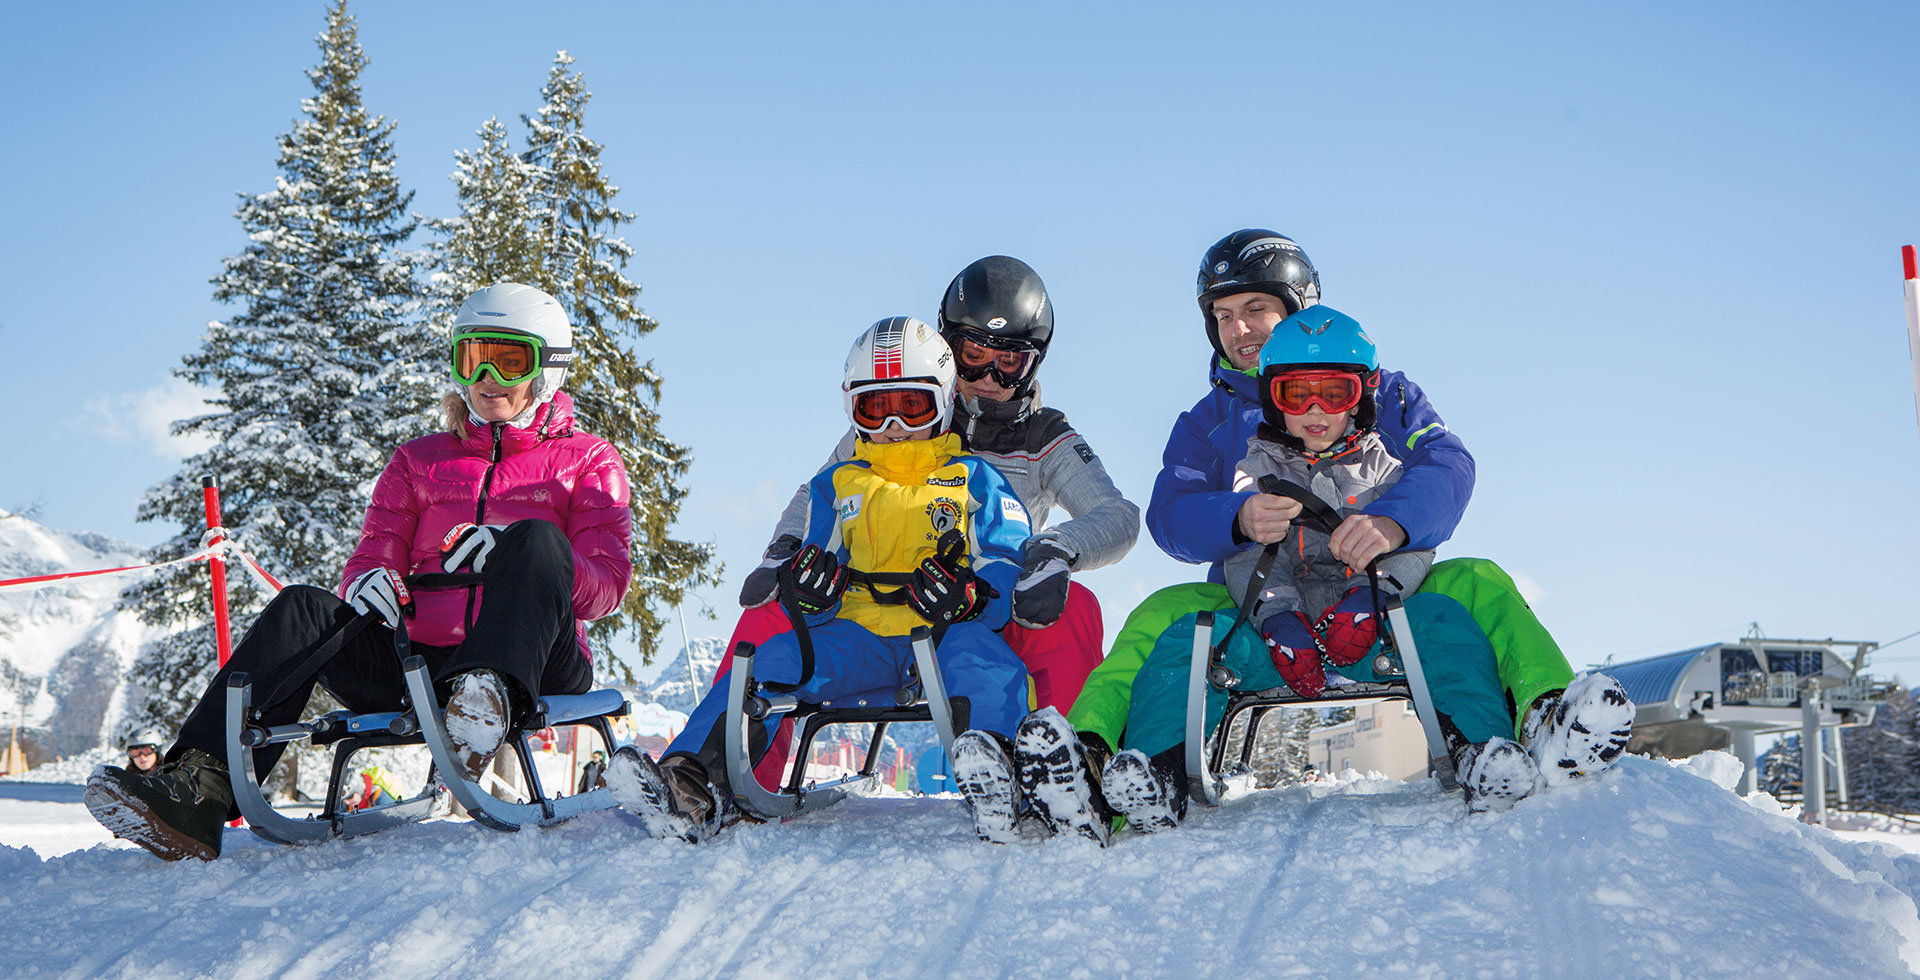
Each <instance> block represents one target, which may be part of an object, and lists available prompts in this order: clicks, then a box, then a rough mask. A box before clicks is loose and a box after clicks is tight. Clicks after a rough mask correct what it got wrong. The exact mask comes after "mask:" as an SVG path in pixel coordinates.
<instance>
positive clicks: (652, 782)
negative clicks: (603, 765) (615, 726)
mask: <svg viewBox="0 0 1920 980" xmlns="http://www.w3.org/2000/svg"><path fill="white" fill-rule="evenodd" d="M603 775H604V776H605V778H606V780H607V790H608V792H611V793H612V794H613V800H614V802H615V803H618V804H620V809H622V810H625V811H627V812H628V813H631V814H633V815H634V816H635V817H638V818H639V819H640V823H641V825H642V826H644V827H646V828H647V836H649V837H656V838H660V839H662V840H665V839H668V838H673V837H678V838H680V839H681V840H684V841H689V842H691V841H695V840H697V839H698V835H697V834H696V833H695V830H696V828H695V826H694V822H693V820H691V819H690V818H688V817H686V816H684V815H682V814H678V813H675V812H674V811H673V806H672V804H671V803H670V802H669V801H670V800H671V799H672V795H671V792H670V791H669V790H668V789H667V784H666V780H665V778H663V777H662V776H661V775H660V771H659V769H658V768H657V767H656V765H655V763H654V761H653V760H652V759H649V758H647V757H645V756H643V755H641V754H640V753H638V752H636V751H634V750H632V749H630V748H622V749H619V750H618V751H616V752H614V753H613V758H612V759H609V760H608V761H607V769H606V772H605V773H604V774H603Z"/></svg>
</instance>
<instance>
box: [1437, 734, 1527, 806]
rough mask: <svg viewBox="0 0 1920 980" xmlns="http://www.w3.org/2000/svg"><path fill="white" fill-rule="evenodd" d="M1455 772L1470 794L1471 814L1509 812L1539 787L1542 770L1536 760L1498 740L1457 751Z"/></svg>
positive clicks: (1468, 794) (1513, 743)
mask: <svg viewBox="0 0 1920 980" xmlns="http://www.w3.org/2000/svg"><path fill="white" fill-rule="evenodd" d="M1453 771H1454V773H1455V774H1456V775H1458V776H1459V778H1460V786H1461V788H1463V789H1465V790H1466V791H1467V812H1468V813H1485V812H1487V811H1489V810H1496V811H1497V810H1510V809H1512V808H1513V805H1514V804H1515V803H1518V802H1520V801H1521V800H1523V799H1525V798H1527V797H1528V796H1529V795H1531V794H1532V793H1533V791H1534V790H1535V789H1536V788H1538V787H1539V785H1540V767H1539V766H1537V765H1535V764H1534V761H1533V756H1531V755H1529V754H1527V750H1526V749H1523V748H1521V747H1520V746H1519V744H1518V743H1516V742H1513V741H1511V740H1509V739H1504V738H1500V737H1498V736H1495V737H1493V738H1490V739H1487V740H1486V741H1485V742H1480V743H1477V744H1468V745H1462V746H1460V747H1459V748H1458V749H1455V750H1454V753H1453Z"/></svg>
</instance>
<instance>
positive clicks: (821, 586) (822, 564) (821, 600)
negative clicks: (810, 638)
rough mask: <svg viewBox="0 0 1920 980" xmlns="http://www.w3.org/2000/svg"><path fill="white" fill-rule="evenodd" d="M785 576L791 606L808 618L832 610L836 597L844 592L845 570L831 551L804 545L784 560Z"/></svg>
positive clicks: (838, 597) (845, 586)
mask: <svg viewBox="0 0 1920 980" xmlns="http://www.w3.org/2000/svg"><path fill="white" fill-rule="evenodd" d="M785 569H786V574H788V575H790V576H791V577H792V582H793V599H794V605H796V606H799V607H800V611H801V612H802V613H805V614H806V615H808V616H813V615H817V614H819V613H823V612H826V611H827V610H828V609H831V608H833V604H834V603H836V602H839V601H840V594H841V593H842V592H845V591H847V569H846V566H844V565H842V564H840V559H838V558H835V557H834V556H833V552H831V551H826V550H824V549H822V548H821V547H820V546H819V545H817V544H810V545H807V546H806V547H805V548H802V549H800V553H799V554H797V555H794V556H793V557H792V558H790V559H788V560H787V563H786V565H785Z"/></svg>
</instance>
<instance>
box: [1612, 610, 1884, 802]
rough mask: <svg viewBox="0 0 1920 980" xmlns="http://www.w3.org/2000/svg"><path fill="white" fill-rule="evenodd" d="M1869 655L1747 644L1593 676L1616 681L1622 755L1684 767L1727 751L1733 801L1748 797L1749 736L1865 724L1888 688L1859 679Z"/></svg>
mask: <svg viewBox="0 0 1920 980" xmlns="http://www.w3.org/2000/svg"><path fill="white" fill-rule="evenodd" d="M1878 645H1879V644H1876V643H1865V642H1855V641H1850V640H1776V639H1769V638H1766V637H1747V638H1745V639H1741V640H1735V641H1733V642H1729V643H1709V644H1707V645H1706V646H1700V647H1694V648H1692V649H1690V650H1681V651H1678V652H1676V653H1668V654H1662V655H1660V656H1657V657H1648V658H1646V659H1644V660H1633V661H1628V662H1626V663H1610V664H1607V665H1605V666H1602V667H1600V668H1599V669H1600V670H1601V671H1603V672H1605V673H1607V674H1611V675H1612V676H1613V677H1614V678H1615V679H1617V680H1619V682H1620V685H1621V686H1622V687H1623V688H1625V689H1626V692H1627V697H1628V698H1630V699H1632V701H1633V703H1634V705H1635V707H1636V708H1637V709H1638V711H1637V713H1636V715H1635V717H1634V723H1633V741H1632V742H1631V743H1629V745H1628V746H1627V751H1629V752H1633V753H1640V754H1646V755H1655V756H1661V757H1664V758H1672V759H1684V758H1687V757H1688V756H1692V755H1696V754H1698V753H1700V752H1704V751H1706V750H1708V749H1726V750H1730V751H1731V752H1732V753H1733V754H1734V755H1735V756H1738V757H1739V759H1740V761H1741V762H1742V763H1743V764H1745V766H1746V771H1745V772H1744V773H1743V774H1742V776H1741V777H1740V792H1741V793H1751V792H1753V791H1754V784H1755V779H1756V776H1757V771H1756V765H1755V756H1754V738H1755V736H1758V735H1762V734H1767V733H1778V732H1789V731H1807V730H1810V729H1812V730H1817V731H1819V732H1822V733H1824V732H1826V731H1827V730H1829V729H1835V728H1840V727H1843V726H1849V725H1864V724H1868V723H1870V722H1871V721H1873V710H1874V707H1875V705H1876V704H1877V703H1878V701H1879V699H1880V698H1882V697H1884V696H1885V694H1886V691H1887V689H1888V685H1885V684H1881V683H1877V682H1875V681H1874V680H1873V679H1872V678H1871V677H1869V676H1867V675H1866V674H1865V673H1863V672H1862V671H1863V670H1864V669H1865V667H1866V659H1867V654H1868V652H1870V651H1871V650H1873V649H1874V648H1875V647H1877V646H1878ZM1815 726H1817V728H1816V727H1815ZM1822 741H1823V743H1824V744H1825V746H1826V749H1825V751H1826V755H1827V756H1828V757H1830V758H1832V760H1833V761H1834V762H1835V763H1837V765H1836V766H1835V767H1833V768H1834V769H1837V770H1839V771H1840V772H1844V771H1845V768H1844V766H1845V761H1844V759H1842V758H1840V757H1839V753H1840V739H1838V738H1832V737H1830V736H1829V737H1827V738H1825V739H1823V740H1822ZM1829 771H1833V770H1829ZM1841 791H1842V793H1844V792H1845V790H1844V787H1843V788H1842V790H1841Z"/></svg>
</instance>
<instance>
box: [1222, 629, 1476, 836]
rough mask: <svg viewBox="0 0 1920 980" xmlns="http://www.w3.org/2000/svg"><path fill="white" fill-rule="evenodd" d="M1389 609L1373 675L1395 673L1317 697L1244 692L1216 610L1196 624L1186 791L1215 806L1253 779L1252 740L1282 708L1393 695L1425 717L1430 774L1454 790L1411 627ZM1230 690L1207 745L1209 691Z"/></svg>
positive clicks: (1423, 725)
mask: <svg viewBox="0 0 1920 980" xmlns="http://www.w3.org/2000/svg"><path fill="white" fill-rule="evenodd" d="M1384 612H1385V616H1386V620H1387V624H1388V626H1389V630H1390V632H1389V634H1388V635H1387V637H1386V639H1387V640H1388V642H1387V643H1386V644H1385V645H1384V649H1383V651H1382V652H1381V653H1379V654H1378V655H1376V658H1375V661H1374V673H1376V674H1380V675H1383V676H1391V675H1398V676H1396V677H1394V679H1391V680H1387V681H1383V682H1349V683H1347V684H1344V685H1342V686H1339V687H1334V688H1329V689H1327V690H1325V691H1322V692H1321V693H1320V695H1319V696H1318V697H1313V698H1303V697H1301V696H1300V695H1298V694H1295V693H1294V692H1293V690H1292V689H1290V688H1287V687H1275V688H1269V689H1267V690H1263V691H1242V690H1240V689H1239V684H1240V678H1239V677H1238V676H1237V675H1236V674H1235V673H1234V672H1233V670H1232V668H1230V667H1228V666H1227V665H1226V664H1225V663H1224V662H1223V659H1222V658H1223V654H1224V652H1225V649H1224V648H1225V645H1224V644H1222V645H1221V649H1214V646H1213V643H1212V640H1213V619H1214V614H1213V613H1212V612H1203V613H1201V614H1200V616H1199V620H1198V622H1196V623H1195V624H1194V632H1193V660H1192V663H1191V664H1190V665H1189V668H1188V674H1187V732H1186V736H1187V737H1186V763H1187V783H1188V791H1189V793H1190V794H1191V795H1192V797H1193V799H1194V800H1196V801H1198V802H1200V803H1204V804H1206V805H1208V806H1218V805H1219V804H1220V803H1221V802H1222V801H1224V800H1225V799H1226V797H1227V795H1228V794H1229V793H1230V792H1233V791H1236V790H1238V789H1241V788H1242V787H1244V786H1245V785H1246V784H1248V783H1249V782H1250V780H1251V777H1252V774H1253V765H1252V762H1253V746H1254V738H1255V737H1256V736H1257V735H1258V734H1259V731H1260V722H1261V720H1262V719H1264V718H1265V717H1266V715H1267V713H1268V712H1270V711H1272V710H1273V709H1275V708H1279V707H1298V706H1300V705H1316V704H1322V703H1326V702H1338V701H1363V700H1376V699H1381V698H1395V699H1401V700H1407V701H1412V702H1413V707H1414V712H1415V713H1416V714H1418V715H1419V717H1420V728H1421V731H1422V732H1424V733H1425V735H1426V740H1427V761H1428V768H1429V770H1430V771H1431V772H1432V773H1433V774H1434V775H1435V776H1436V777H1438V778H1439V780H1440V783H1441V785H1442V786H1445V787H1446V788H1447V789H1449V790H1451V789H1453V788H1455V786H1456V785H1457V782H1456V780H1455V777H1454V772H1453V758H1452V756H1451V755H1450V754H1449V753H1448V752H1447V745H1446V740H1445V739H1444V738H1443V737H1442V736H1441V734H1440V720H1439V716H1438V715H1437V714H1436V713H1435V711H1434V708H1433V696H1432V695H1431V694H1430V693H1429V691H1428V688H1427V678H1426V672H1425V670H1424V669H1423V668H1422V666H1421V663H1420V653H1419V650H1418V648H1417V647H1416V645H1415V643H1414V639H1413V628H1412V626H1411V625H1410V624H1409V623H1408V621H1407V611H1406V609H1405V607H1404V606H1403V605H1402V604H1401V602H1400V599H1399V597H1398V596H1393V597H1389V598H1388V599H1387V600H1386V601H1385V607H1384ZM1213 690H1221V691H1225V692H1226V693H1227V710H1226V713H1225V714H1223V715H1221V717H1220V728H1219V731H1218V732H1217V733H1216V734H1215V737H1214V738H1213V739H1212V740H1211V742H1212V744H1211V745H1209V744H1208V743H1209V739H1208V738H1207V729H1206V725H1207V695H1208V693H1209V692H1210V691H1213ZM1243 713H1244V714H1247V730H1246V734H1245V736H1244V737H1243V738H1242V740H1241V743H1240V756H1239V760H1238V762H1237V763H1236V764H1234V765H1233V766H1232V767H1228V766H1227V765H1226V755H1227V740H1228V733H1230V732H1231V731H1232V730H1233V722H1234V719H1236V718H1238V717H1239V716H1240V715H1241V714H1243Z"/></svg>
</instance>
